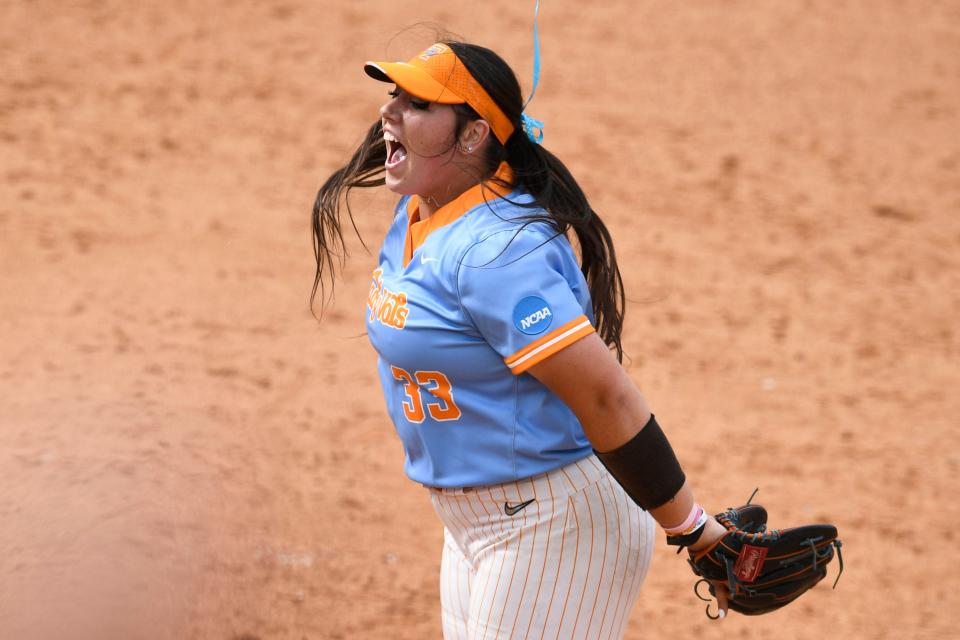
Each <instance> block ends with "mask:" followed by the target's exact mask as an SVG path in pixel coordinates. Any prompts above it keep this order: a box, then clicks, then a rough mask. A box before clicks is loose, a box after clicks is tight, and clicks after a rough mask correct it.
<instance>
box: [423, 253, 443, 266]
mask: <svg viewBox="0 0 960 640" xmlns="http://www.w3.org/2000/svg"><path fill="white" fill-rule="evenodd" d="M428 262H440V259H439V258H427V257H424V255H423V254H422V253H421V254H420V264H427V263H428Z"/></svg>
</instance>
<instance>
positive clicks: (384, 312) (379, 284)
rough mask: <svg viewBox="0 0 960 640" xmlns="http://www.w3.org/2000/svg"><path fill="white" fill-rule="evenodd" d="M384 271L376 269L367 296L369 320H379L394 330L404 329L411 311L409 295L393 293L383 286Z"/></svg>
mask: <svg viewBox="0 0 960 640" xmlns="http://www.w3.org/2000/svg"><path fill="white" fill-rule="evenodd" d="M382 276H383V269H375V270H374V272H373V279H372V280H371V282H370V292H369V293H368V294H367V310H368V311H369V312H370V315H369V320H370V322H373V321H374V320H379V321H380V323H381V324H385V325H386V326H388V327H393V328H394V329H403V327H404V326H405V325H406V324H407V316H408V315H409V314H410V309H409V307H407V294H405V293H402V292H393V291H390V290H389V289H387V288H386V287H385V286H383V279H382Z"/></svg>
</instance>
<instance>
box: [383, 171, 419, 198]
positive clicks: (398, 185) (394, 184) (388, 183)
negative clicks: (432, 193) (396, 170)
mask: <svg viewBox="0 0 960 640" xmlns="http://www.w3.org/2000/svg"><path fill="white" fill-rule="evenodd" d="M384 186H385V187H386V188H387V189H389V190H390V191H393V192H394V193H396V194H397V195H401V196H408V195H412V194H413V192H412V191H410V190H409V189H407V188H405V187H404V180H403V178H400V177H397V176H391V175H390V172H387V175H386V176H385V177H384Z"/></svg>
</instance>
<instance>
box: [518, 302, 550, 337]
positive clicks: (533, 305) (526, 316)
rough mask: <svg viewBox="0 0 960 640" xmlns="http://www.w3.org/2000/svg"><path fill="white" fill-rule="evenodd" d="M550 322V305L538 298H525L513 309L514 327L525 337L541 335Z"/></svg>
mask: <svg viewBox="0 0 960 640" xmlns="http://www.w3.org/2000/svg"><path fill="white" fill-rule="evenodd" d="M551 322H553V312H552V311H551V310H550V305H548V304H547V301H546V300H544V299H543V298H541V297H539V296H527V297H526V298H524V299H523V300H521V301H520V302H518V303H517V306H515V307H514V308H513V324H514V326H515V327H516V328H517V329H519V330H520V331H522V332H523V333H526V334H527V335H531V336H535V335H537V334H538V333H543V332H544V331H546V330H547V327H549V326H550V323H551Z"/></svg>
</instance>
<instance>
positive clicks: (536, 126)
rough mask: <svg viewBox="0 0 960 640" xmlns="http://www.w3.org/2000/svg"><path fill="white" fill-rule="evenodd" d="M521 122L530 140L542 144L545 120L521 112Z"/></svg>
mask: <svg viewBox="0 0 960 640" xmlns="http://www.w3.org/2000/svg"><path fill="white" fill-rule="evenodd" d="M520 123H521V124H522V125H523V132H524V133H525V134H527V137H528V138H530V142H533V143H534V144H540V143H541V142H543V121H542V120H537V119H536V118H531V117H530V116H528V115H527V114H525V113H521V114H520Z"/></svg>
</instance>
